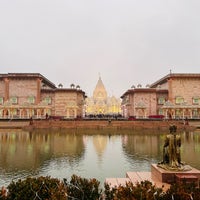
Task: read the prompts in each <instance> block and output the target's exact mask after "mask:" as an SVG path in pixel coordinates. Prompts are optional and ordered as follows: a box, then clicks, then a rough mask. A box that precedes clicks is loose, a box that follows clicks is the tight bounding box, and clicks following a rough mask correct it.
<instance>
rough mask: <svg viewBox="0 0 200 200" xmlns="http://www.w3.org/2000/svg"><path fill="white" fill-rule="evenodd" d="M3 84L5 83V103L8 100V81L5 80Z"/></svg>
mask: <svg viewBox="0 0 200 200" xmlns="http://www.w3.org/2000/svg"><path fill="white" fill-rule="evenodd" d="M4 83H5V101H8V100H9V79H8V78H5V79H4Z"/></svg>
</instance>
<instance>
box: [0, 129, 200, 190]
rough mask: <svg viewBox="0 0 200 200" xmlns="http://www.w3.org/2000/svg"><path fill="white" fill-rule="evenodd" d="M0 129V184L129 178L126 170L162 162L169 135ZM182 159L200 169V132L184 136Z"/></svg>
mask: <svg viewBox="0 0 200 200" xmlns="http://www.w3.org/2000/svg"><path fill="white" fill-rule="evenodd" d="M89 131H90V132H88V134H87V133H86V131H85V132H84V133H81V132H73V131H70V132H69V131H66V130H65V131H64V130H63V131H62V130H60V131H58V130H54V131H47V130H45V131H44V130H43V131H33V132H24V131H21V130H0V186H2V185H5V186H6V185H8V184H9V183H10V182H11V180H13V179H18V178H24V177H27V176H28V175H37V176H52V177H57V178H61V179H62V178H70V177H71V175H72V174H77V175H80V176H82V177H86V178H93V177H95V178H97V179H98V180H100V181H101V183H103V181H104V180H105V178H106V177H125V174H126V172H127V171H150V166H151V163H158V162H159V161H160V160H162V147H163V144H164V140H165V136H166V134H167V133H166V134H158V133H157V134H155V133H152V134H151V133H148V134H147V133H143V132H140V133H135V132H133V131H132V132H131V131H130V130H129V131H127V133H126V132H124V131H123V134H121V133H122V132H120V130H119V132H117V133H116V132H115V133H114V134H113V133H110V132H109V133H108V132H105V131H103V130H100V131H97V132H96V131H95V132H94V131H93V132H92V130H89ZM181 140H182V146H181V152H182V153H181V155H182V160H183V161H185V162H187V163H189V164H191V165H192V166H193V167H196V168H198V167H199V166H200V157H199V153H200V133H198V132H194V133H189V132H184V133H182V134H181Z"/></svg>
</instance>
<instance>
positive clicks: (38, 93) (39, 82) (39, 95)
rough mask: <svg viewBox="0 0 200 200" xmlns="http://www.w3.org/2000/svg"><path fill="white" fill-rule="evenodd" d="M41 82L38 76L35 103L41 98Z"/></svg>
mask: <svg viewBox="0 0 200 200" xmlns="http://www.w3.org/2000/svg"><path fill="white" fill-rule="evenodd" d="M41 82H42V80H41V79H40V78H38V79H37V97H36V104H39V103H40V99H41Z"/></svg>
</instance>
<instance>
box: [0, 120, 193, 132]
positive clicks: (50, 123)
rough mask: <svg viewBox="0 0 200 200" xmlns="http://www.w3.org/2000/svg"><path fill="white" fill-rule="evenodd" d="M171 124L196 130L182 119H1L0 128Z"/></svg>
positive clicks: (154, 127) (163, 126) (162, 126)
mask: <svg viewBox="0 0 200 200" xmlns="http://www.w3.org/2000/svg"><path fill="white" fill-rule="evenodd" d="M171 124H175V125H176V126H177V128H178V130H181V129H187V130H194V129H195V128H196V127H195V126H193V124H192V123H189V125H184V124H183V122H182V121H177V120H171V121H167V120H163V121H156V120H146V121H143V120H135V121H126V120H121V121H120V120H112V121H108V120H77V121H76V120H33V121H32V123H30V121H29V120H24V121H23V120H18V121H14V120H8V121H5V120H4V121H0V129H3V128H4V129H5V128H21V129H26V130H31V129H49V128H63V129H96V130H101V129H116V130H120V129H134V130H144V129H151V130H163V131H165V130H168V129H169V126H170V125H171Z"/></svg>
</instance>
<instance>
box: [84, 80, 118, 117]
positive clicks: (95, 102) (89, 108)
mask: <svg viewBox="0 0 200 200" xmlns="http://www.w3.org/2000/svg"><path fill="white" fill-rule="evenodd" d="M86 113H87V115H118V114H121V100H120V99H117V98H116V97H114V96H112V97H109V96H108V94H107V91H106V89H105V86H104V84H103V82H102V80H101V77H99V80H98V82H97V85H96V87H95V89H94V92H93V96H92V97H88V98H87V99H86Z"/></svg>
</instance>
